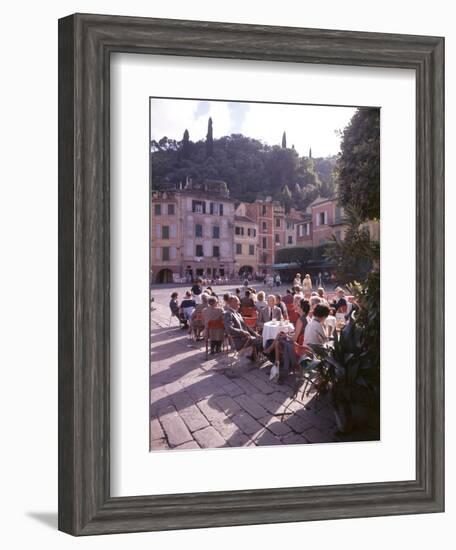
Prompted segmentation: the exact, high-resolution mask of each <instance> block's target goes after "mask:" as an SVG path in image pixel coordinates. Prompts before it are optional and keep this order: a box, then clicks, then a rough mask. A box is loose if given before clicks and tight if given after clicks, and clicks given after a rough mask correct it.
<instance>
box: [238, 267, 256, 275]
mask: <svg viewBox="0 0 456 550" xmlns="http://www.w3.org/2000/svg"><path fill="white" fill-rule="evenodd" d="M252 274H253V267H252V266H251V265H243V266H242V267H241V269H240V270H239V276H240V277H245V276H246V275H252Z"/></svg>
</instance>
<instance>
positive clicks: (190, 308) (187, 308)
mask: <svg viewBox="0 0 456 550" xmlns="http://www.w3.org/2000/svg"><path fill="white" fill-rule="evenodd" d="M179 307H180V309H181V310H182V312H183V315H184V318H185V321H186V322H188V321H189V320H190V317H191V316H192V313H193V312H194V311H195V307H196V302H195V300H194V299H193V298H192V293H191V292H190V290H187V292H186V293H185V298H184V299H183V300H182V302H181V304H180V306H179Z"/></svg>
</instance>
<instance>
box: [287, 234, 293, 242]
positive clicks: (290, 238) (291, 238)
mask: <svg viewBox="0 0 456 550" xmlns="http://www.w3.org/2000/svg"><path fill="white" fill-rule="evenodd" d="M288 244H293V237H292V236H291V235H288Z"/></svg>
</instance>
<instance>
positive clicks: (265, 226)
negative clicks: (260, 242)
mask: <svg viewBox="0 0 456 550" xmlns="http://www.w3.org/2000/svg"><path fill="white" fill-rule="evenodd" d="M267 229H268V224H267V223H266V222H263V231H267Z"/></svg>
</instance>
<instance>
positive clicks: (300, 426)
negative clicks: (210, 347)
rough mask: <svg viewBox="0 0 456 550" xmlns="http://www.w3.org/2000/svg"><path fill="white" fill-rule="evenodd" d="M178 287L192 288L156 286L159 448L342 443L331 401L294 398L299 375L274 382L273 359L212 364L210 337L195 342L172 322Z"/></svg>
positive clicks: (155, 425) (154, 443) (154, 413)
mask: <svg viewBox="0 0 456 550" xmlns="http://www.w3.org/2000/svg"><path fill="white" fill-rule="evenodd" d="M259 288H261V287H259ZM174 289H175V290H177V291H178V292H179V299H180V298H181V297H182V296H183V294H184V292H185V290H186V287H177V288H176V287H171V286H167V287H166V288H165V287H160V286H158V287H155V288H153V289H152V296H153V297H154V303H153V306H154V310H153V311H152V313H151V336H152V337H151V357H152V361H151V392H150V413H151V422H150V441H151V443H150V447H151V450H153V451H155V450H164V449H198V448H214V447H240V446H245V447H250V446H255V445H283V444H300V443H301V444H303V443H325V442H335V441H340V438H339V437H338V435H337V433H336V427H335V423H334V416H333V413H332V410H331V408H330V407H329V405H328V404H327V403H326V402H324V401H323V400H321V399H320V400H317V399H315V398H314V397H313V396H312V395H310V396H309V397H305V398H302V395H301V393H300V394H299V395H298V397H297V398H296V399H295V400H293V399H291V396H292V387H291V385H292V383H293V378H292V376H290V379H289V381H288V382H287V383H286V384H284V385H279V384H277V383H275V382H270V381H269V372H270V368H271V363H269V362H264V363H262V364H261V363H260V364H259V365H258V364H256V365H253V364H252V363H251V362H250V361H249V360H247V359H244V360H242V359H241V360H237V361H236V360H235V359H234V358H233V354H232V353H229V354H227V353H222V354H219V355H217V356H215V358H213V357H211V356H209V359H208V360H207V361H206V357H205V355H206V354H205V344H204V341H201V342H194V341H193V340H190V339H189V337H188V333H187V330H185V329H180V328H179V327H178V324H177V320H176V319H173V320H172V321H171V325H170V326H169V319H170V313H169V308H168V301H169V295H170V293H171V292H172V290H174ZM214 290H215V291H216V292H217V293H218V294H223V293H224V292H227V291H232V290H233V287H232V286H221V287H215V288H214ZM277 290H278V291H279V292H284V289H283V288H282V289H280V288H279V289H277Z"/></svg>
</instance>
